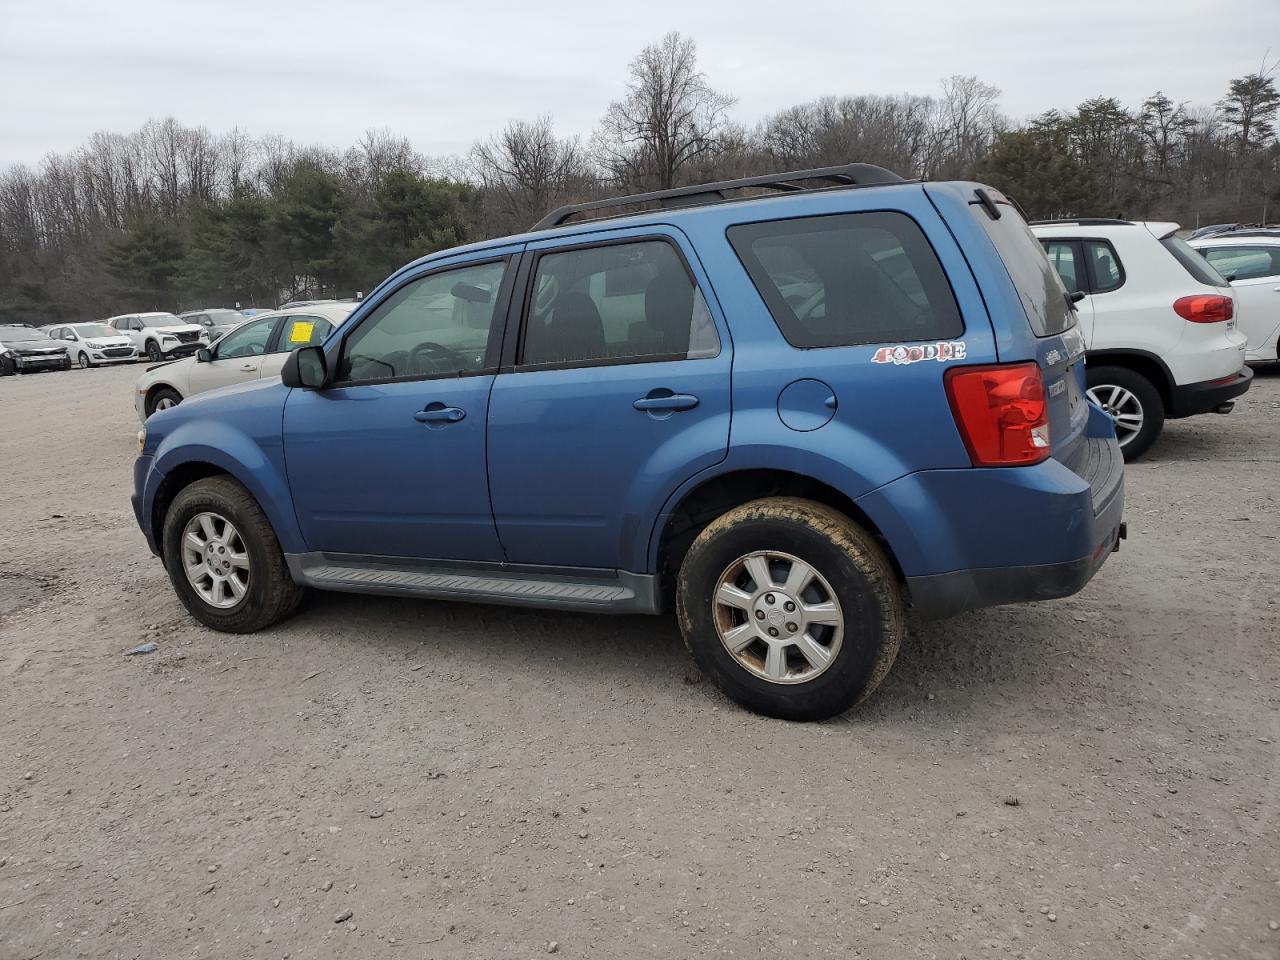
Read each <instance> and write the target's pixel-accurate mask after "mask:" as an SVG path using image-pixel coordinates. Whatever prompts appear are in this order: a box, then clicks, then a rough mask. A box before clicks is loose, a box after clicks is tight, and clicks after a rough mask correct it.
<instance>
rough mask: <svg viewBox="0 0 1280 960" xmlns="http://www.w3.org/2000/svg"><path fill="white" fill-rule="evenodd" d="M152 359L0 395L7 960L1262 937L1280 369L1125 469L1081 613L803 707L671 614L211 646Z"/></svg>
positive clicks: (1016, 946) (330, 610)
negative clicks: (717, 676) (167, 505)
mask: <svg viewBox="0 0 1280 960" xmlns="http://www.w3.org/2000/svg"><path fill="white" fill-rule="evenodd" d="M137 373H138V370H137V369H136V368H123V369H120V368H117V369H108V370H95V371H87V372H82V371H72V372H70V373H65V374H52V375H49V374H45V375H36V376H27V377H19V378H8V379H3V380H0V471H2V475H3V479H2V481H0V490H2V491H3V492H2V493H0V518H2V520H3V522H0V744H3V749H2V751H0V960H32V958H36V957H39V958H55V957H56V958H62V957H130V958H131V957H145V958H178V957H216V958H229V957H254V958H256V957H264V958H270V957H295V958H335V957H336V958H348V957H350V958H383V957H392V958H420V957H421V958H425V957H477V958H481V957H483V958H497V957H534V956H539V955H543V954H546V953H559V954H561V955H563V956H566V957H605V958H611V957H618V958H628V960H630V958H634V957H637V956H664V957H667V956H669V957H695V956H696V957H709V956H714V957H720V956H737V957H744V956H761V955H763V956H768V957H778V956H783V955H785V956H787V957H792V958H803V957H826V956H834V957H850V956H853V957H867V958H878V957H888V958H898V957H907V958H915V957H945V958H960V957H968V958H977V957H1003V956H1025V957H1034V958H1054V957H1088V958H1129V957H1142V958H1165V957H1168V958H1181V957H1230V958H1276V957H1280V930H1276V929H1273V928H1274V927H1275V926H1276V925H1277V923H1278V922H1280V842H1278V841H1280V829H1278V828H1280V815H1278V813H1277V810H1278V801H1280V713H1278V712H1277V706H1278V705H1280V692H1278V691H1280V686H1278V685H1277V681H1278V680H1280V656H1278V655H1277V654H1278V650H1277V648H1278V647H1280V605H1278V604H1277V599H1276V598H1277V594H1278V592H1280V591H1278V590H1277V571H1280V539H1278V538H1280V524H1277V521H1276V517H1277V506H1278V505H1277V499H1278V498H1280V373H1277V372H1275V371H1265V370H1264V371H1262V372H1260V374H1259V376H1258V378H1257V380H1256V382H1255V385H1254V389H1253V390H1252V392H1250V393H1249V394H1248V395H1247V396H1246V397H1245V398H1244V400H1243V401H1242V402H1241V403H1240V404H1239V405H1238V407H1237V409H1236V412H1235V413H1234V414H1232V415H1231V416H1229V417H1216V416H1208V417H1200V418H1197V419H1195V420H1192V421H1182V422H1178V423H1172V424H1170V425H1169V426H1168V428H1167V432H1166V435H1165V438H1164V439H1163V441H1162V442H1161V443H1160V444H1158V446H1157V447H1156V448H1155V450H1154V451H1153V452H1152V454H1151V455H1150V456H1149V458H1148V459H1147V460H1145V461H1144V462H1142V463H1140V464H1137V465H1135V466H1133V467H1132V468H1130V470H1129V479H1128V484H1129V485H1128V510H1127V514H1128V521H1129V537H1130V539H1129V541H1128V543H1127V544H1126V545H1125V548H1124V550H1123V551H1122V552H1121V553H1119V554H1117V555H1116V556H1114V557H1113V558H1112V559H1111V560H1110V562H1109V563H1108V564H1107V566H1106V567H1105V568H1104V570H1103V572H1102V574H1101V575H1100V576H1099V578H1098V579H1096V580H1095V581H1094V582H1093V584H1091V585H1090V586H1089V587H1088V588H1087V589H1086V590H1085V591H1084V592H1083V593H1082V594H1080V595H1079V596H1078V597H1074V598H1071V599H1069V600H1063V601H1057V602H1053V603H1046V604H1040V605H1032V606H1022V607H1008V608H1003V609H997V610H989V611H984V612H980V613H976V614H970V615H967V616H964V617H960V618H958V619H955V620H952V621H949V622H946V623H942V624H912V631H911V635H910V637H909V639H908V642H907V644H906V645H905V646H904V648H903V652H902V655H901V656H900V658H899V660H898V663H897V666H896V668H895V670H894V672H893V673H892V674H891V676H890V677H889V679H888V681H886V683H885V685H884V686H883V687H882V688H881V690H880V692H879V694H878V695H877V696H876V697H875V698H873V700H872V701H871V702H870V703H869V704H867V706H866V707H865V708H863V709H862V710H861V711H860V712H858V713H856V714H853V715H850V716H846V717H844V718H842V719H840V720H838V721H833V722H829V723H825V724H819V725H799V724H789V723H783V722H778V721H771V720H765V719H761V718H758V717H754V716H751V715H748V714H745V713H743V712H742V711H741V710H739V709H737V708H736V707H734V706H733V705H732V704H731V703H729V702H728V701H726V700H725V699H723V698H722V697H721V696H719V695H718V694H717V693H716V692H715V691H714V690H713V689H711V688H710V684H708V683H704V682H702V681H701V680H700V679H699V678H698V677H697V675H696V673H695V672H694V669H693V667H692V666H691V663H690V661H689V660H688V658H687V657H686V655H685V652H684V650H683V647H682V645H681V643H680V640H679V637H678V634H677V632H676V629H675V625H674V622H673V621H672V620H671V619H661V620H658V619H651V618H626V619H610V618H593V617H589V616H584V615H577V614H553V613H545V612H529V611H521V610H515V609H510V608H500V607H493V608H485V607H478V606H466V605H461V604H450V603H430V602H415V601H409V600H392V599H380V598H360V597H352V596H345V595H336V594H331V595H315V596H313V597H312V598H311V599H310V600H309V602H308V603H307V604H306V605H305V606H304V608H303V610H302V612H301V613H300V614H299V615H298V616H297V617H296V618H294V619H293V620H291V621H289V622H288V623H286V624H284V625H282V626H280V627H278V628H276V629H274V630H272V631H270V632H267V633H263V634H260V635H257V636H251V637H232V636H225V635H219V634H216V633H213V632H211V631H208V630H205V629H203V628H201V627H199V626H197V625H196V624H195V623H194V622H193V621H191V620H190V619H188V618H187V617H186V616H185V615H184V613H183V611H182V610H181V608H180V607H179V605H178V602H177V601H176V599H175V598H174V596H173V593H172V591H171V590H170V588H169V585H168V582H167V580H166V579H165V576H164V573H163V571H162V569H161V567H160V564H159V563H158V562H157V561H156V560H154V559H153V558H152V557H151V556H150V554H149V553H148V551H147V549H146V546H145V544H144V543H143V540H142V537H141V535H140V534H139V533H138V531H137V530H136V528H135V526H134V521H133V517H132V514H131V511H130V508H129V503H128V494H129V489H130V483H131V479H130V476H131V464H132V458H133V451H134V434H135V432H136V431H137V428H138V425H137V423H136V421H135V418H134V414H133V409H132V407H131V405H130V400H131V398H130V389H131V384H132V381H133V379H134V377H135V376H136V375H137ZM148 641H154V642H156V643H157V644H158V645H159V650H158V651H157V652H156V653H152V654H150V655H146V656H136V657H125V656H123V655H122V654H123V652H124V651H125V650H127V649H129V648H131V647H133V646H135V645H136V644H140V643H144V642H148Z"/></svg>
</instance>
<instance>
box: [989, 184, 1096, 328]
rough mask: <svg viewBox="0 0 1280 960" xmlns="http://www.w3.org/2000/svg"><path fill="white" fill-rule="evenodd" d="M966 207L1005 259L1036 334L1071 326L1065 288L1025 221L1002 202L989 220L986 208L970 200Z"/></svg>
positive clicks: (1073, 316)
mask: <svg viewBox="0 0 1280 960" xmlns="http://www.w3.org/2000/svg"><path fill="white" fill-rule="evenodd" d="M969 209H970V210H971V211H973V215H974V216H975V217H977V218H978V222H979V223H980V224H982V229H983V230H985V231H986V233H987V236H988V237H990V238H991V242H992V243H993V244H995V248H996V252H997V253H999V254H1000V259H1001V260H1003V261H1004V267H1005V270H1007V271H1008V272H1009V279H1010V280H1012V281H1013V285H1014V287H1016V288H1017V290H1018V297H1019V299H1021V300H1022V307H1023V309H1024V310H1026V312H1027V320H1029V321H1030V323H1031V329H1032V331H1033V332H1034V333H1035V335H1036V336H1037V337H1052V336H1056V335H1057V334H1060V333H1062V332H1063V331H1064V330H1067V329H1069V328H1070V327H1072V326H1074V324H1075V322H1076V315H1075V311H1074V310H1072V309H1071V306H1070V304H1069V302H1068V300H1067V297H1066V289H1065V288H1064V287H1063V285H1062V281H1061V280H1060V279H1058V274H1057V273H1056V272H1055V271H1054V269H1053V267H1052V266H1050V264H1049V258H1048V257H1046V256H1045V253H1044V248H1043V247H1041V246H1040V243H1039V242H1038V241H1037V240H1036V238H1035V235H1034V234H1033V233H1032V232H1031V228H1030V227H1028V226H1027V222H1026V221H1025V220H1023V219H1022V217H1020V216H1018V213H1017V211H1016V210H1014V209H1013V207H1012V206H1009V205H1008V204H1004V203H1001V204H1000V205H999V210H1000V219H999V220H992V219H991V217H990V216H988V214H987V212H986V210H985V209H984V208H983V207H981V206H978V205H976V204H970V206H969Z"/></svg>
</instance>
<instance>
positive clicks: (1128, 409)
mask: <svg viewBox="0 0 1280 960" xmlns="http://www.w3.org/2000/svg"><path fill="white" fill-rule="evenodd" d="M1085 379H1086V381H1087V383H1088V393H1089V399H1090V400H1092V401H1093V402H1094V403H1096V404H1097V405H1098V406H1100V407H1101V408H1102V411H1103V412H1104V413H1106V414H1107V415H1108V416H1110V417H1111V419H1112V420H1114V421H1115V425H1116V439H1117V440H1118V441H1119V442H1120V452H1121V453H1123V454H1124V459H1125V462H1126V463H1128V462H1129V461H1131V460H1136V459H1138V457H1140V456H1142V455H1143V454H1144V453H1146V452H1147V450H1148V448H1149V447H1150V446H1151V445H1152V444H1153V443H1155V442H1156V438H1157V437H1158V436H1160V431H1161V430H1163V429H1164V401H1163V400H1161V399H1160V391H1159V390H1157V389H1156V387H1155V384H1153V383H1152V382H1151V381H1150V380H1148V379H1147V378H1146V377H1144V376H1143V375H1142V374H1140V373H1137V372H1135V371H1133V370H1130V369H1128V368H1127V367H1087V368H1086V369H1085Z"/></svg>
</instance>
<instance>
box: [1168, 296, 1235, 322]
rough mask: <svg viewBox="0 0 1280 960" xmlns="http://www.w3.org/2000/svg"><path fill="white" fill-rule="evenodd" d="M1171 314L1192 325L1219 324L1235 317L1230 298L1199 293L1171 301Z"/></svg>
mask: <svg viewBox="0 0 1280 960" xmlns="http://www.w3.org/2000/svg"><path fill="white" fill-rule="evenodd" d="M1173 312H1174V313H1176V314H1177V315H1178V316H1180V317H1181V318H1182V319H1183V320H1190V321H1191V322H1192V323H1221V322H1222V321H1223V320H1230V319H1231V318H1232V316H1234V315H1235V303H1234V302H1233V301H1232V300H1231V298H1230V297H1223V296H1220V295H1218V294H1213V293H1201V294H1197V295H1196V296H1194V297H1179V298H1178V299H1177V300H1175V301H1173Z"/></svg>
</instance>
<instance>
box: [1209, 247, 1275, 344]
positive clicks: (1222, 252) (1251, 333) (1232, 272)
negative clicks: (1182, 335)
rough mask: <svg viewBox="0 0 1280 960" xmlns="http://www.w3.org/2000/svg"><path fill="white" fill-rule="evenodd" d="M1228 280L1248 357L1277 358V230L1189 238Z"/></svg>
mask: <svg viewBox="0 0 1280 960" xmlns="http://www.w3.org/2000/svg"><path fill="white" fill-rule="evenodd" d="M1191 246H1193V247H1194V248H1195V249H1197V250H1199V251H1200V254H1201V255H1202V256H1203V257H1204V258H1205V259H1206V260H1208V261H1209V262H1210V263H1211V264H1213V265H1214V267H1215V268H1216V269H1217V271H1218V272H1219V273H1220V274H1222V275H1223V276H1224V277H1226V278H1227V280H1228V281H1230V283H1231V289H1233V290H1234V291H1235V292H1236V303H1238V304H1239V305H1240V329H1241V330H1243V331H1244V333H1245V336H1247V337H1248V338H1249V346H1248V349H1247V350H1246V352H1245V356H1246V357H1247V358H1248V359H1249V360H1255V361H1256V360H1280V230H1233V231H1230V232H1227V233H1220V234H1213V235H1211V236H1208V237H1200V238H1198V239H1195V240H1192V241H1191Z"/></svg>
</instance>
